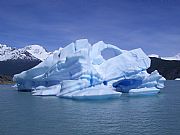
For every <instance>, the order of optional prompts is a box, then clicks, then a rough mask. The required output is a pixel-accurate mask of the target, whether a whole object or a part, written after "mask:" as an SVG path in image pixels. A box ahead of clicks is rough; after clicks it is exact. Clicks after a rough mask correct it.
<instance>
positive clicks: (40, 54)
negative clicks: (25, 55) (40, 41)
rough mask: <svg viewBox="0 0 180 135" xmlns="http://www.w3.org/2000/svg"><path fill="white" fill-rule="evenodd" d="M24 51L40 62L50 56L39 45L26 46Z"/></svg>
mask: <svg viewBox="0 0 180 135" xmlns="http://www.w3.org/2000/svg"><path fill="white" fill-rule="evenodd" d="M25 50H26V51H27V52H29V53H30V54H32V55H33V56H34V57H36V58H37V59H40V60H41V61H44V60H45V59H46V58H47V57H48V56H49V55H50V54H51V53H50V52H47V51H46V50H45V49H44V48H43V47H42V46H39V45H29V46H26V47H25Z"/></svg>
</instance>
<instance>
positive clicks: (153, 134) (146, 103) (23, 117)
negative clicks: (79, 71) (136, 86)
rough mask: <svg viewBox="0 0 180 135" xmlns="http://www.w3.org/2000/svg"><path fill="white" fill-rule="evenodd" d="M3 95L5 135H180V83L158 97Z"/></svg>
mask: <svg viewBox="0 0 180 135" xmlns="http://www.w3.org/2000/svg"><path fill="white" fill-rule="evenodd" d="M1 89H5V90H0V135H78V134H79V135H92V134H93V135H101V134H102V135H103V134H107V135H117V134H121V135H142V134H143V135H179V134H180V81H168V82H166V88H165V89H163V90H162V91H161V93H160V94H159V95H157V96H147V97H128V96H127V95H124V96H122V97H121V98H120V99H117V100H103V101H77V100H69V99H60V98H57V97H35V96H31V94H30V93H23V92H17V91H15V90H10V88H9V87H8V86H6V87H5V88H2V86H1Z"/></svg>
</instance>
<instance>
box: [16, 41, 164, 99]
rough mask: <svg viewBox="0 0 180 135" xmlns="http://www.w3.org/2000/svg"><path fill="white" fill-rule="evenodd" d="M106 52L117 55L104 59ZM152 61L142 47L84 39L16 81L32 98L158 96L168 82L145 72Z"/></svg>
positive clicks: (54, 54)
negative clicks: (149, 94) (43, 96)
mask: <svg viewBox="0 0 180 135" xmlns="http://www.w3.org/2000/svg"><path fill="white" fill-rule="evenodd" d="M104 50H111V51H112V52H113V53H114V56H113V57H111V58H109V59H105V58H104V56H103V55H102V52H103V51H104ZM107 55H108V54H107ZM150 62H151V61H150V59H149V57H148V56H147V55H146V54H145V53H144V52H143V51H142V50H141V49H140V48H139V49H134V50H130V51H126V50H121V49H119V48H118V47H116V46H114V45H111V44H105V43H104V42H103V41H100V42H97V43H95V44H94V45H91V44H90V43H89V42H88V40H87V39H81V40H77V41H76V42H75V43H71V44H69V45H67V46H66V47H65V48H60V49H59V50H57V51H55V52H54V53H52V54H51V55H50V56H49V57H48V58H47V59H46V60H45V61H43V62H41V63H40V64H39V65H37V66H35V67H34V68H32V69H29V70H27V71H24V72H22V73H20V74H16V75H15V76H14V78H13V79H14V81H16V82H17V86H18V89H19V90H33V92H32V93H33V95H41V96H42V95H56V96H59V97H64V98H74V99H101V98H117V97H119V96H120V95H121V94H122V92H123V93H130V94H134V93H136V94H138V93H143V94H146V93H147V94H148V93H152V92H153V93H158V92H159V90H160V89H161V88H163V87H164V81H165V79H164V78H163V77H162V76H161V75H159V73H158V72H157V71H154V72H152V73H151V74H148V73H147V72H146V69H147V68H149V67H150Z"/></svg>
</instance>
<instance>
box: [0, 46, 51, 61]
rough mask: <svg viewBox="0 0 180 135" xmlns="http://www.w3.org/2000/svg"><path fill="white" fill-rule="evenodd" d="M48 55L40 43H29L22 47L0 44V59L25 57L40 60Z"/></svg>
mask: <svg viewBox="0 0 180 135" xmlns="http://www.w3.org/2000/svg"><path fill="white" fill-rule="evenodd" d="M49 55H50V52H47V51H46V50H45V49H44V48H43V47H42V46H40V45H29V46H26V47H24V48H20V49H16V48H12V47H9V46H7V45H3V44H0V61H7V60H16V59H27V60H36V59H39V60H41V61H43V60H45V59H46V58H47V57H48V56H49Z"/></svg>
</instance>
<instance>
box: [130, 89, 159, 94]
mask: <svg viewBox="0 0 180 135" xmlns="http://www.w3.org/2000/svg"><path fill="white" fill-rule="evenodd" d="M159 91H160V89H157V88H155V87H151V88H139V89H131V90H130V91H129V95H131V96H137V95H151V94H157V93H158V92H159Z"/></svg>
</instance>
